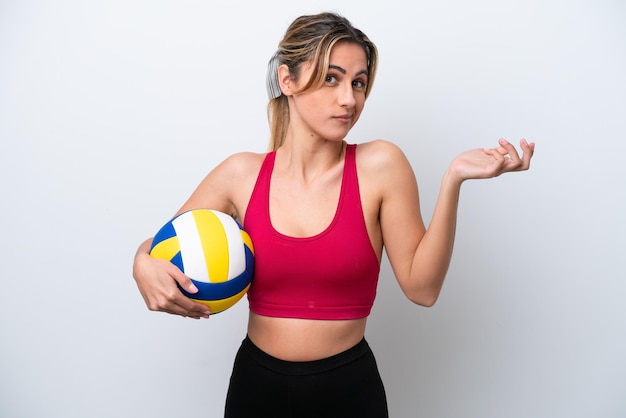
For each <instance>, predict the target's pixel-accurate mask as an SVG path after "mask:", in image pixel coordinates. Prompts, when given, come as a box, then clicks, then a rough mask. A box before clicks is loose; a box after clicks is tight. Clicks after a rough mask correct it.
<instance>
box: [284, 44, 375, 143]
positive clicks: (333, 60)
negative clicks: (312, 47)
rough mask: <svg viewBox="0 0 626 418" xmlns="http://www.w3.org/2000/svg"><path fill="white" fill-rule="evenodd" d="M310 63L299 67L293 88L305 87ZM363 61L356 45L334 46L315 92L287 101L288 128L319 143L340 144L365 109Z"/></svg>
mask: <svg viewBox="0 0 626 418" xmlns="http://www.w3.org/2000/svg"><path fill="white" fill-rule="evenodd" d="M311 72H312V68H311V63H305V64H303V66H302V69H301V72H300V77H299V80H298V82H297V83H296V86H297V87H298V88H299V87H301V86H303V85H304V84H306V82H307V81H308V80H309V78H310V76H311ZM367 82H368V72H367V58H366V56H365V51H364V50H363V48H362V47H361V46H360V45H357V44H355V43H350V42H338V43H337V44H335V46H333V48H332V50H331V52H330V65H329V68H328V75H327V76H326V80H325V81H324V84H323V85H322V86H321V87H320V88H319V89H317V90H313V91H310V92H307V93H302V94H297V95H293V96H290V97H289V113H290V128H291V129H292V132H294V133H295V132H302V130H303V131H304V133H305V134H307V135H309V136H310V137H314V138H316V139H323V140H331V141H337V140H343V139H344V138H345V136H346V135H347V134H348V132H349V131H350V129H351V128H352V127H353V126H354V124H355V123H356V122H357V120H358V119H359V116H360V115H361V112H362V111H363V106H364V105H365V89H366V87H367Z"/></svg>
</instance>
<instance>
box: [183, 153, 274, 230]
mask: <svg viewBox="0 0 626 418" xmlns="http://www.w3.org/2000/svg"><path fill="white" fill-rule="evenodd" d="M265 155H266V154H259V153H253V152H241V153H236V154H233V155H231V156H229V157H227V158H226V159H224V160H223V161H222V162H221V163H220V164H218V165H217V166H216V167H215V168H214V169H213V170H211V172H209V174H207V176H206V177H205V178H204V179H203V180H202V182H201V183H200V185H199V186H198V187H197V188H196V190H195V191H194V192H193V193H192V195H191V196H190V197H189V199H188V200H187V202H185V204H184V205H183V207H182V208H181V209H180V210H179V212H182V211H184V210H187V209H190V208H198V207H203V208H212V209H217V210H220V211H222V212H225V213H228V214H231V215H232V216H233V217H235V218H236V219H237V220H241V218H242V214H243V213H244V211H245V208H246V206H247V203H248V199H249V198H250V195H251V193H252V190H253V189H254V185H255V183H256V178H257V175H258V173H259V170H260V169H261V165H262V164H263V160H264V158H265Z"/></svg>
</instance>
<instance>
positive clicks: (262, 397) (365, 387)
mask: <svg viewBox="0 0 626 418" xmlns="http://www.w3.org/2000/svg"><path fill="white" fill-rule="evenodd" d="M224 416H225V417H226V418H263V417H268V418H313V417H315V418H333V417H337V418H339V417H340V418H352V417H354V418H386V417H388V416H389V414H388V412H387V399H386V397H385V389H384V387H383V383H382V380H381V378H380V374H379V373H378V368H377V366H376V360H375V359H374V354H373V353H372V350H371V349H370V347H369V345H368V344H367V342H366V341H365V339H363V340H362V341H361V342H360V343H358V344H357V345H355V346H354V347H352V348H350V349H348V350H347V351H344V352H342V353H339V354H337V355H334V356H332V357H329V358H325V359H322V360H315V361H307V362H290V361H284V360H280V359H277V358H274V357H272V356H270V355H269V354H267V353H265V352H264V351H261V349H259V348H258V347H256V346H255V345H254V344H253V343H252V341H250V339H248V338H247V337H246V339H245V340H244V341H243V343H242V344H241V347H240V348H239V351H238V352H237V357H236V358H235V364H234V367H233V373H232V376H231V378H230V386H229V388H228V395H227V398H226V413H225V415H224Z"/></svg>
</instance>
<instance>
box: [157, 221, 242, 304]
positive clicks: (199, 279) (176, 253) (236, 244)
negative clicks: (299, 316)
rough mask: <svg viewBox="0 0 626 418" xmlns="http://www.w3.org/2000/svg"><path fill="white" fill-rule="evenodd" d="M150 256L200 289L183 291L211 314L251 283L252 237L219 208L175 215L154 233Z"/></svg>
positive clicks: (234, 299) (240, 295) (237, 299)
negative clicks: (179, 272)
mask: <svg viewBox="0 0 626 418" xmlns="http://www.w3.org/2000/svg"><path fill="white" fill-rule="evenodd" d="M150 255H151V256H153V257H155V258H161V259H165V260H168V261H170V262H172V263H173V264H174V265H176V266H177V267H178V268H179V269H181V270H182V271H183V272H184V273H185V274H186V275H187V276H188V277H189V278H190V279H191V280H192V281H193V283H194V284H195V285H196V287H197V288H198V292H197V293H188V292H186V291H185V290H184V289H182V288H181V291H182V292H183V293H184V294H185V295H186V296H188V297H189V298H191V299H193V300H195V301H196V302H200V303H203V304H205V305H206V306H208V307H209V309H210V310H211V314H216V313H219V312H222V311H224V310H226V309H228V308H230V307H231V306H233V305H234V304H235V303H237V302H238V301H239V300H240V299H241V298H242V297H243V296H244V295H245V294H246V292H247V291H248V288H249V287H250V283H251V282H252V274H253V272H254V247H253V246H252V240H251V239H250V236H249V235H248V233H247V232H246V231H244V230H243V228H242V227H241V225H239V223H238V222H237V221H236V220H235V219H234V218H233V217H232V216H230V215H227V214H225V213H223V212H220V211H217V210H212V209H192V210H189V211H186V212H183V213H181V214H179V215H177V216H176V217H174V218H173V219H172V220H170V221H169V222H167V223H166V224H165V225H164V226H163V227H162V228H161V229H160V230H159V231H158V232H157V234H156V235H155V236H154V239H153V240H152V246H151V248H150Z"/></svg>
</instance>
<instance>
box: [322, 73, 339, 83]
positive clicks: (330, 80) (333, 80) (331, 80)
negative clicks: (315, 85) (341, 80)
mask: <svg viewBox="0 0 626 418" xmlns="http://www.w3.org/2000/svg"><path fill="white" fill-rule="evenodd" d="M324 81H325V82H326V84H335V83H336V82H337V77H335V76H334V75H330V74H328V75H326V79H325V80H324Z"/></svg>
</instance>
